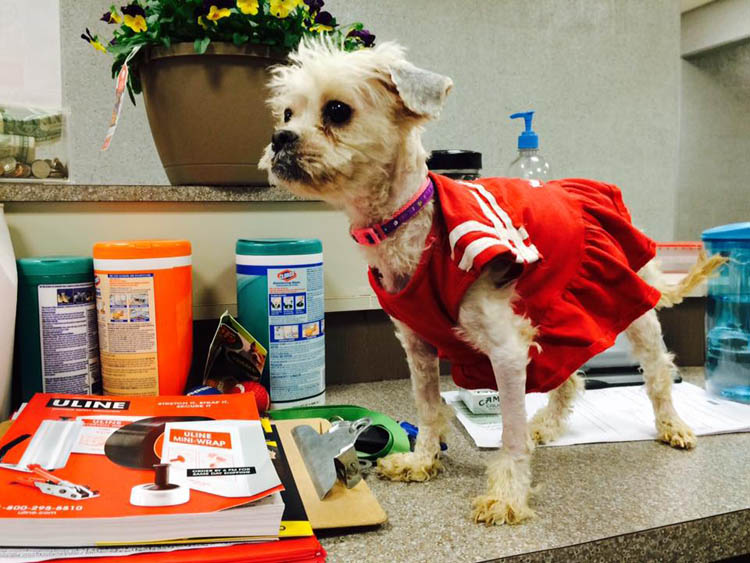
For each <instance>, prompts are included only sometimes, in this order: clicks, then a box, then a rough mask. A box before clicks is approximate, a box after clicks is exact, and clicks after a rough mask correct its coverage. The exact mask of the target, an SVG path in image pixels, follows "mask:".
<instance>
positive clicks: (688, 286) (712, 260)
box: [649, 250, 729, 309]
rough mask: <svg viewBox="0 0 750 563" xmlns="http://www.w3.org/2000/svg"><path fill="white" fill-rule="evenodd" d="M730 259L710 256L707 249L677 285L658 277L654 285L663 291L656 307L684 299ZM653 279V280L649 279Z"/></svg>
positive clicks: (675, 303) (660, 307) (676, 302)
mask: <svg viewBox="0 0 750 563" xmlns="http://www.w3.org/2000/svg"><path fill="white" fill-rule="evenodd" d="M728 261H729V259H728V258H726V257H724V256H720V255H719V254H714V255H713V256H708V255H707V254H706V251H705V250H701V253H700V255H699V256H698V261H697V262H696V263H695V266H693V267H692V268H691V269H690V271H689V272H688V273H687V275H686V276H685V277H684V278H683V279H682V281H680V283H678V284H677V285H671V284H667V283H666V282H665V281H664V279H663V277H661V276H660V277H657V278H656V279H655V280H654V283H652V285H653V286H654V287H656V289H658V290H659V291H660V292H661V298H660V299H659V302H658V303H657V304H656V309H662V308H664V307H672V306H674V305H677V304H678V303H682V300H683V299H684V298H685V297H686V296H687V295H688V294H689V293H690V292H691V291H693V290H694V289H695V288H696V287H698V286H699V285H700V284H702V283H703V282H705V281H706V280H707V279H708V278H709V277H711V275H712V274H713V273H714V272H716V270H718V269H719V268H720V267H721V266H723V265H724V264H726V263H727V262H728ZM649 281H651V280H649Z"/></svg>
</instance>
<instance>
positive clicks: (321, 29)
mask: <svg viewBox="0 0 750 563" xmlns="http://www.w3.org/2000/svg"><path fill="white" fill-rule="evenodd" d="M310 31H317V32H318V33H325V32H326V31H333V28H332V27H331V26H330V25H323V24H322V23H316V24H315V25H313V26H310Z"/></svg>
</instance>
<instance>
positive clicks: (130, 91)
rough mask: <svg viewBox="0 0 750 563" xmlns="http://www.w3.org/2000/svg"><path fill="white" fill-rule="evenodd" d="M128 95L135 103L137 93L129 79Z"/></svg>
mask: <svg viewBox="0 0 750 563" xmlns="http://www.w3.org/2000/svg"><path fill="white" fill-rule="evenodd" d="M128 96H129V97H130V101H131V102H133V105H135V94H133V87H132V86H131V85H130V80H128Z"/></svg>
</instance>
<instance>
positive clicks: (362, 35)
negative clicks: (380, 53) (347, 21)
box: [346, 29, 375, 47]
mask: <svg viewBox="0 0 750 563" xmlns="http://www.w3.org/2000/svg"><path fill="white" fill-rule="evenodd" d="M346 36H347V37H356V38H357V39H359V40H360V41H362V44H363V45H364V46H365V47H372V45H373V44H374V43H375V35H373V34H372V33H370V30H369V29H352V30H351V31H350V32H349V33H347V35H346Z"/></svg>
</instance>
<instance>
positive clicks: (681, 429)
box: [261, 41, 720, 524]
mask: <svg viewBox="0 0 750 563" xmlns="http://www.w3.org/2000/svg"><path fill="white" fill-rule="evenodd" d="M451 86H452V82H451V80H450V79H448V78H446V77H444V76H440V75H438V74H434V73H431V72H428V71H425V70H421V69H418V68H416V67H414V66H413V65H411V64H410V63H408V62H406V60H405V59H404V52H403V49H402V48H401V47H399V46H398V45H396V44H394V43H385V44H382V45H379V46H377V47H375V48H373V49H363V50H360V51H357V52H353V53H345V52H342V51H340V50H338V49H337V48H335V47H334V46H332V45H331V44H330V43H327V42H325V41H318V42H312V43H306V44H303V45H301V46H300V48H299V49H298V51H297V52H295V53H293V54H292V55H291V56H290V61H289V64H288V65H285V66H280V67H277V68H275V69H274V71H273V78H272V80H271V83H270V89H271V99H270V105H271V108H272V111H273V114H274V116H275V117H276V119H277V120H278V128H277V130H276V131H275V133H274V135H273V139H272V143H271V144H270V145H269V146H268V147H267V149H266V151H265V153H264V156H263V159H262V161H261V166H262V167H263V168H265V169H267V170H268V171H269V178H270V181H271V183H272V184H275V185H281V186H283V187H285V188H287V189H289V190H291V191H293V192H295V193H297V194H300V195H302V196H305V197H311V198H316V199H322V200H325V201H327V202H329V203H331V204H333V205H335V206H336V207H339V208H342V209H343V210H344V211H345V213H346V214H347V215H348V216H349V219H350V221H351V225H352V234H353V235H354V236H355V239H356V240H358V242H360V243H361V244H363V246H364V251H365V253H366V256H367V260H368V262H369V264H370V265H371V283H372V285H373V287H374V288H375V290H376V292H377V293H378V295H379V297H380V299H381V303H383V306H384V309H385V310H386V311H387V312H389V313H390V314H391V316H392V317H397V318H394V323H395V325H396V329H397V334H398V337H399V339H400V340H401V342H402V344H403V346H404V349H405V350H406V355H407V359H408V362H409V367H410V369H411V378H412V385H413V391H414V398H415V401H416V407H417V414H418V418H419V426H420V432H419V437H418V439H417V444H416V447H415V451H414V452H412V453H406V454H394V455H391V456H388V457H387V458H385V459H382V460H381V461H380V463H379V472H380V473H381V474H382V475H383V476H385V477H388V478H390V479H393V480H404V481H424V480H426V479H429V478H431V477H433V476H435V475H436V474H437V473H438V471H439V469H440V467H441V466H440V461H439V453H440V441H441V438H442V436H443V434H444V431H445V429H446V424H447V421H448V413H447V409H446V407H444V406H443V405H442V403H441V400H440V394H439V378H438V375H439V374H438V349H439V350H440V352H441V355H446V356H453V359H454V360H456V361H454V364H463V365H459V366H458V367H459V368H460V369H459V372H460V373H458V376H457V372H456V366H455V365H454V378H457V379H458V381H459V383H465V384H466V383H467V382H468V383H469V384H472V383H477V382H478V383H480V384H483V385H481V386H488V385H492V386H495V385H496V386H497V389H498V390H499V395H500V406H501V411H502V417H503V432H502V444H503V445H502V449H501V451H500V453H499V454H498V456H497V457H496V458H495V460H494V461H493V462H492V463H491V464H490V466H489V468H488V470H487V475H488V490H487V491H486V493H485V494H483V495H481V496H479V497H477V498H476V499H475V500H474V504H473V518H474V520H475V521H477V522H484V523H486V524H500V523H510V524H513V523H517V522H520V521H522V520H524V519H526V518H528V517H529V516H531V515H532V514H533V512H532V510H531V509H530V507H529V495H530V490H531V471H530V457H531V453H532V451H533V447H534V443H544V442H549V441H552V440H554V439H556V438H557V437H559V436H560V435H561V434H562V432H563V431H564V423H565V420H566V418H567V416H568V415H569V413H570V411H571V407H572V403H573V400H574V398H575V396H576V394H577V393H578V392H579V391H580V390H581V383H580V379H579V378H578V377H577V376H575V375H574V373H575V371H576V370H577V369H578V368H579V367H580V365H582V364H583V363H584V362H585V361H586V360H587V359H588V358H589V357H591V356H593V355H594V354H595V353H597V352H598V351H601V350H602V349H604V348H606V347H607V346H608V345H610V344H611V343H612V340H613V338H614V336H615V335H616V332H620V331H622V330H625V332H626V334H627V336H628V337H629V339H630V341H631V342H632V344H633V349H634V353H635V355H636V356H637V358H638V359H639V361H640V362H641V364H642V367H643V375H644V379H645V381H646V390H647V392H648V396H649V397H650V399H651V402H652V404H653V408H654V413H655V417H656V429H657V433H658V437H659V439H660V440H662V441H663V442H666V443H667V444H670V445H672V446H674V447H677V448H692V447H693V446H694V445H695V443H696V441H695V436H694V435H693V432H692V431H691V430H690V428H688V426H687V425H686V424H685V423H684V422H683V421H682V420H681V419H680V417H679V416H678V415H677V413H676V412H675V409H674V407H673V405H672V400H671V377H672V373H673V372H674V370H675V369H676V368H675V366H674V364H673V362H672V356H671V355H670V354H669V353H668V352H667V350H666V349H665V347H664V344H663V342H662V337H661V327H660V326H659V323H658V320H657V317H656V313H655V312H654V311H653V307H654V306H655V305H656V306H669V305H671V304H674V303H676V302H679V300H681V298H682V295H683V294H684V293H685V292H686V291H688V290H689V289H691V288H692V286H694V285H695V284H697V283H698V282H700V281H701V280H702V279H704V278H705V277H706V276H707V275H708V274H709V273H710V272H711V271H713V269H715V268H716V267H717V266H718V264H719V263H720V260H718V259H710V260H706V259H704V260H702V261H701V263H700V264H699V266H697V267H696V269H694V271H693V272H692V273H691V274H690V275H689V276H688V278H687V279H686V280H685V282H683V284H681V285H680V286H679V287H678V288H673V289H667V288H665V287H664V284H662V283H661V281H660V273H659V271H658V269H657V268H656V267H655V266H654V265H653V263H652V262H649V263H648V264H646V262H648V261H649V260H650V259H651V258H652V257H653V242H651V241H650V240H649V239H647V238H646V237H645V236H644V235H642V234H641V233H640V232H638V231H636V230H635V229H633V228H632V227H631V226H630V221H629V216H628V215H627V211H626V210H625V208H624V206H623V205H622V202H621V199H620V196H619V191H617V189H616V188H614V187H612V186H609V185H606V184H600V183H596V182H589V181H585V180H580V181H560V183H557V184H556V183H554V182H553V183H551V184H549V185H544V186H542V187H541V188H539V189H536V188H535V187H534V186H532V185H530V184H529V183H527V182H524V181H521V180H508V179H493V180H486V181H484V180H482V181H478V182H477V183H466V184H460V183H456V182H453V181H451V180H449V179H447V178H444V177H440V176H433V175H431V176H430V178H431V181H427V180H426V179H427V178H428V173H427V167H426V164H425V159H426V153H425V151H424V149H423V148H422V143H421V132H422V129H421V126H422V125H423V124H424V123H425V122H427V121H428V120H430V119H433V118H436V117H437V116H438V115H439V113H440V110H441V108H442V105H443V101H444V99H445V96H446V95H447V93H448V91H449V90H450V88H451ZM532 192H535V193H536V194H537V196H538V195H539V194H543V195H542V197H541V199H542V200H544V201H545V202H546V203H534V202H533V201H536V200H533V201H532V200H531V199H529V198H531V197H532V195H533V194H532ZM433 193H434V195H433ZM571 194H572V195H571ZM527 199H528V202H527ZM537 199H540V198H538V197H537ZM581 201H583V202H584V203H583V204H582V203H581ZM498 202H499V203H498ZM592 202H593V203H592ZM459 208H460V209H459ZM591 209H594V210H593V211H592V210H591ZM597 209H598V211H597ZM467 210H468V211H467ZM528 210H531V211H533V213H531V215H529V214H528V213H527V211H528ZM582 210H583V211H582ZM464 211H467V212H469V213H473V214H474V215H476V216H477V217H478V218H476V220H475V219H472V220H463V219H461V217H462V215H461V213H463V212H464ZM529 213H530V212H529ZM592 214H593V216H595V217H594V218H593V219H592V218H591V217H592ZM584 216H585V217H584ZM581 217H584V219H581ZM454 221H458V223H456V224H454V223H453V222H454ZM580 221H586V222H587V223H586V225H585V226H584V227H580V226H578V222H580ZM566 222H567V223H566ZM563 224H569V226H568V227H565V228H563V227H561V226H560V225H563ZM566 229H567V230H566ZM609 230H619V231H622V232H621V233H615V234H612V235H611V234H609ZM568 233H572V234H570V235H569V234H568ZM623 233H624V234H623ZM597 237H598V238H597ZM613 237H614V238H613ZM597 241H599V242H597ZM602 241H604V242H602ZM602 245H603V246H602ZM628 245H631V246H632V247H633V248H634V249H635V250H632V251H629V253H628V251H627V250H626V251H623V250H622V249H621V247H622V248H626V249H627V247H628ZM639 245H640V246H639ZM579 246H580V247H581V252H578V247H579ZM540 251H541V252H540ZM608 251H611V252H612V256H614V255H616V258H613V257H612V256H610V255H608V254H607V252H608ZM597 253H598V254H597ZM638 253H640V254H638ZM636 254H637V256H636ZM582 256H583V258H582ZM610 258H612V259H613V260H619V262H617V263H614V262H612V263H610V262H611V261H610ZM428 263H429V265H426V264H428ZM612 268H614V270H613V269H612ZM600 270H601V271H600ZM615 270H616V271H617V274H616V275H615V278H616V279H614V278H612V279H607V280H605V281H602V282H599V281H596V283H594V284H593V285H586V284H590V283H591V282H590V281H587V280H590V279H591V278H596V276H601V277H603V278H607V277H608V276H609V277H612V276H611V275H610V274H611V273H612V272H613V271H615ZM638 270H640V271H639V272H638V275H636V271H638ZM564 271H571V272H574V273H573V274H570V275H568V274H566V275H565V276H563V277H564V278H565V279H564V280H563V282H562V285H560V286H559V287H553V286H554V284H555V283H558V281H559V278H560V276H561V275H562V274H560V275H558V272H564ZM597 272H598V273H597ZM443 274H445V275H443ZM540 276H541V277H540ZM545 276H546V277H545ZM618 276H619V277H618ZM639 276H640V277H639ZM571 280H572V281H571ZM643 280H645V281H643ZM414 284H420V287H419V288H418V289H414V288H413V287H412V286H413V285H414ZM581 284H583V285H581ZM459 286H461V287H459ZM571 286H575V287H572V289H571ZM608 287H609V288H612V291H611V292H608V291H605V290H607V288H608ZM436 288H437V289H436ZM592 288H593V289H592ZM655 288H659V289H660V290H661V291H657V289H655ZM412 290H413V291H412ZM626 290H627V291H626ZM584 293H585V294H586V295H584ZM589 293H590V294H591V295H593V297H590V296H588V297H587V295H588V294H589ZM451 300H453V301H451ZM540 300H541V301H542V303H540ZM657 301H658V304H657ZM628 315H629V316H628ZM397 319H401V320H397ZM446 323H449V324H450V326H448V324H446ZM439 325H441V326H442V329H443V333H441V334H438V333H437V332H435V330H437V329H435V327H438V326H439ZM433 329H435V330H433ZM446 329H447V330H446ZM615 329H617V330H616V331H615V332H613V331H614V330H615ZM576 331H578V332H576ZM446 332H447V333H449V334H444V333H446ZM600 332H601V334H600ZM454 352H455V353H454ZM550 358H551V359H550ZM467 365H468V367H467ZM545 366H546V367H545ZM555 368H557V371H556V372H555ZM474 369H475V370H476V372H474V371H473V370H474ZM545 370H546V371H545ZM487 373H489V374H490V378H491V379H492V380H493V381H491V382H488V381H486V378H485V379H484V380H481V378H474V379H472V378H473V377H474V375H475V374H484V375H486V374H487ZM540 374H542V375H543V376H544V377H547V379H544V377H542V379H541V380H537V379H535V378H537V377H538V376H539V377H541V376H540ZM571 374H573V375H571ZM527 390H545V391H550V393H549V401H548V404H547V406H546V407H545V408H543V409H542V410H541V411H540V412H538V413H537V414H536V415H535V416H534V418H533V419H532V420H531V421H530V422H529V423H527V420H526V412H525V408H524V402H525V401H524V396H525V393H526V391H527Z"/></svg>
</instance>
